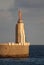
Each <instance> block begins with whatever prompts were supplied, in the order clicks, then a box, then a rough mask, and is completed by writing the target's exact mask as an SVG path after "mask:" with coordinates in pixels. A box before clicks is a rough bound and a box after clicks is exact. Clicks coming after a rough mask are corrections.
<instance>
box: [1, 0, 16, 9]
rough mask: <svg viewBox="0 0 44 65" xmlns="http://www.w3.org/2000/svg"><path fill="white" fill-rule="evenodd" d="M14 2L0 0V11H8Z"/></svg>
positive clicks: (11, 0)
mask: <svg viewBox="0 0 44 65" xmlns="http://www.w3.org/2000/svg"><path fill="white" fill-rule="evenodd" d="M14 2H15V1H14V0H0V9H5V10H6V9H9V8H13V7H14Z"/></svg>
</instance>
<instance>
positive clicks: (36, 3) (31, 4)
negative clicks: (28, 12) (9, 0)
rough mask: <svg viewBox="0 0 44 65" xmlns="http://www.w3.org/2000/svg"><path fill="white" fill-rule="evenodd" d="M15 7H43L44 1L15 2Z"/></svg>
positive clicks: (17, 0) (26, 0)
mask: <svg viewBox="0 0 44 65" xmlns="http://www.w3.org/2000/svg"><path fill="white" fill-rule="evenodd" d="M15 2H16V7H20V8H22V7H23V8H30V7H44V0H16V1H15Z"/></svg>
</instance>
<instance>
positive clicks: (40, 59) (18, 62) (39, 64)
mask: <svg viewBox="0 0 44 65" xmlns="http://www.w3.org/2000/svg"><path fill="white" fill-rule="evenodd" d="M24 64H25V65H44V45H31V46H30V57H29V58H18V59H16V58H11V59H10V58H5V59H4V58H2V59H0V65H24Z"/></svg>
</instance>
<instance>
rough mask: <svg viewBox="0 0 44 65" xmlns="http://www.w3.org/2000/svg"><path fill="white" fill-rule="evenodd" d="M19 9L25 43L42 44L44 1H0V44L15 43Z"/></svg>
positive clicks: (43, 41)
mask: <svg viewBox="0 0 44 65" xmlns="http://www.w3.org/2000/svg"><path fill="white" fill-rule="evenodd" d="M20 8H21V10H22V14H23V21H24V24H25V32H26V39H27V41H30V42H31V45H33V44H44V0H0V42H15V25H16V23H17V21H18V9H20Z"/></svg>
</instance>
